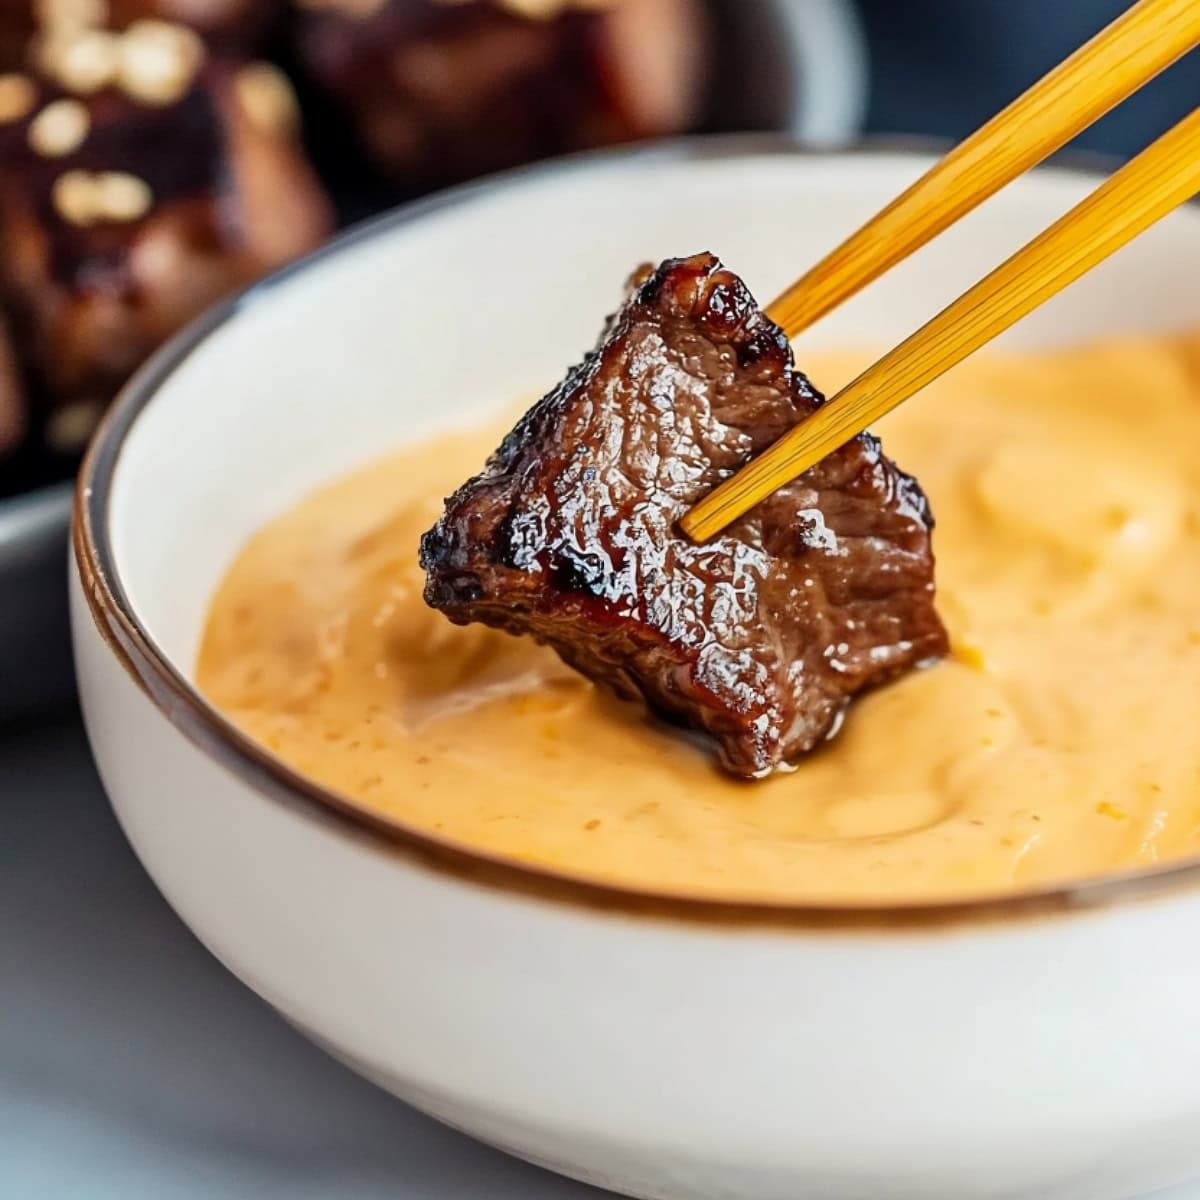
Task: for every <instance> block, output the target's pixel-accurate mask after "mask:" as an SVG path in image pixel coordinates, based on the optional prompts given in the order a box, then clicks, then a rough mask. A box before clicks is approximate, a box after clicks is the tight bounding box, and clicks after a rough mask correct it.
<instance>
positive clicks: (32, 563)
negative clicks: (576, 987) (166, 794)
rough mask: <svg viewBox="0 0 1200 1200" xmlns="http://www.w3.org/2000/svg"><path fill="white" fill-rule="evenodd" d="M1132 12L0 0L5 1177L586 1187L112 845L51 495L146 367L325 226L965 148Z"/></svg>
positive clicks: (1116, 119)
mask: <svg viewBox="0 0 1200 1200" xmlns="http://www.w3.org/2000/svg"><path fill="white" fill-rule="evenodd" d="M1124 7H1125V5H1124V3H1123V0H0V991H2V993H3V1000H2V1001H0V1197H8V1196H13V1197H18V1196H19V1197H35V1196H37V1197H41V1196H55V1197H58V1196H64V1197H66V1196H71V1197H75V1196H87V1197H97V1198H100V1200H108V1198H109V1197H112V1198H113V1200H116V1198H117V1197H121V1198H122V1200H127V1198H129V1197H137V1198H140V1197H153V1198H154V1200H209V1198H211V1197H222V1198H227V1200H240V1198H242V1197H245V1198H246V1200H259V1198H260V1197H263V1196H288V1197H293V1198H300V1197H314V1198H316V1197H321V1198H325V1197H329V1196H338V1197H343V1196H346V1197H353V1198H354V1200H384V1198H389V1200H390V1198H391V1197H396V1196H398V1195H402V1196H405V1197H414V1198H415V1197H421V1198H428V1200H442V1198H443V1197H448V1196H456V1197H461V1198H462V1200H475V1198H478V1200H507V1198H510V1197H511V1198H512V1200H517V1198H518V1197H519V1198H520V1200H540V1198H542V1197H544V1198H545V1200H561V1198H563V1197H565V1196H567V1195H570V1196H571V1197H572V1198H574V1197H577V1196H578V1197H580V1200H583V1197H584V1196H590V1195H594V1193H590V1192H585V1191H584V1190H583V1189H576V1188H574V1187H569V1186H568V1185H566V1184H564V1183H562V1182H561V1181H558V1180H554V1179H551V1178H550V1177H549V1176H543V1175H541V1174H540V1173H538V1172H536V1171H534V1170H532V1169H531V1168H526V1167H524V1166H522V1165H521V1164H518V1163H515V1162H513V1161H510V1160H508V1159H506V1158H502V1157H500V1156H498V1155H496V1154H494V1153H493V1152H491V1151H488V1150H486V1149H484V1148H483V1147H481V1146H477V1145H475V1144H473V1143H470V1142H467V1141H466V1140H465V1139H462V1138H460V1137H458V1135H456V1134H453V1133H451V1132H450V1131H449V1130H446V1129H443V1128H441V1127H440V1126H436V1125H434V1124H433V1123H432V1122H429V1121H427V1120H425V1119H424V1118H421V1117H418V1116H417V1115H416V1114H415V1113H411V1112H407V1111H406V1110H403V1109H402V1108H401V1106H399V1105H395V1104H393V1103H392V1102H391V1101H390V1100H388V1099H386V1098H384V1097H383V1096H382V1095H381V1094H379V1093H376V1092H375V1091H374V1090H373V1089H372V1088H371V1087H370V1086H369V1085H367V1084H365V1083H363V1082H362V1081H360V1080H357V1079H355V1078H354V1077H352V1076H351V1075H350V1074H349V1073H348V1072H346V1071H344V1070H343V1069H342V1068H341V1067H340V1066H338V1065H337V1064H335V1063H334V1062H332V1060H330V1059H328V1058H326V1057H325V1056H324V1055H323V1054H322V1053H321V1052H320V1051H318V1050H317V1049H315V1048H314V1047H313V1046H311V1045H309V1044H308V1043H307V1042H305V1041H303V1040H302V1039H300V1038H299V1037H298V1036H297V1035H295V1034H293V1033H292V1032H291V1031H290V1030H289V1029H287V1028H286V1027H285V1026H284V1025H283V1024H282V1023H281V1022H280V1021H278V1020H277V1019H276V1017H275V1016H274V1015H273V1014H272V1013H270V1012H269V1011H268V1010H267V1009H266V1007H265V1006H264V1005H262V1004H261V1003H260V1002H259V1001H258V1000H257V999H256V998H255V997H254V996H252V995H251V994H250V993H249V992H248V991H246V990H245V989H243V988H242V987H241V986H240V985H239V984H238V983H237V982H236V981H235V980H234V979H233V978H232V977H231V976H229V975H227V974H226V973H225V972H224V970H223V969H222V968H220V967H219V966H218V965H217V964H216V963H215V961H214V960H212V959H211V958H210V957H209V955H208V954H207V953H206V952H205V951H204V950H203V949H202V948H201V947H200V946H199V944H198V943H196V942H195V941H194V940H193V939H192V938H191V937H190V936H189V935H188V934H187V932H186V930H184V929H183V927H182V926H181V925H180V924H179V923H178V921H177V920H176V919H175V918H174V916H173V915H172V914H171V912H170V911H169V910H168V908H167V907H166V905H165V903H164V902H163V901H162V899H161V898H160V897H159V896H158V895H157V893H156V892H155V890H154V888H153V886H152V884H151V883H150V881H149V880H148V879H147V878H146V876H145V875H144V873H143V872H142V871H141V869H140V868H139V867H138V866H137V864H136V863H135V861H134V860H133V857H132V854H131V853H130V851H129V848H128V846H127V845H126V843H125V841H124V839H123V837H122V836H121V834H120V832H119V830H118V829H117V827H116V825H115V823H114V820H113V818H112V814H111V812H110V811H109V809H108V807H107V805H106V803H105V800H104V797H103V794H102V791H101V788H100V784H99V781H98V779H97V778H96V776H95V773H94V771H93V768H92V765H91V759H90V756H89V753H88V750H87V746H86V742H85V739H84V735H83V730H82V728H81V726H80V724H79V722H78V717H77V715H76V713H75V710H74V708H73V705H72V702H71V700H70V697H71V695H72V688H71V667H70V660H69V652H68V639H67V633H66V612H65V607H66V606H65V589H64V587H63V582H64V570H63V564H64V560H65V556H66V538H67V521H68V513H69V504H70V501H69V495H68V492H67V488H66V486H65V483H64V482H63V481H65V480H67V479H68V478H69V477H70V476H71V475H72V473H73V472H74V470H75V467H76V465H77V463H78V459H79V455H80V453H81V451H82V448H83V447H84V445H85V443H86V441H87V439H88V437H89V436H90V434H91V432H92V430H93V429H94V427H95V425H96V422H97V421H98V420H99V419H100V417H101V415H102V414H103V412H104V410H105V407H106V406H107V405H108V403H109V402H110V401H111V399H112V397H113V396H114V395H115V394H116V392H117V391H118V390H119V388H120V386H121V384H122V383H123V382H124V380H125V379H126V378H127V377H128V376H129V374H130V373H131V372H132V371H133V370H135V369H136V368H137V367H138V365H139V364H140V363H141V362H142V361H144V359H145V358H146V356H147V355H148V354H149V353H151V352H152V351H153V350H154V348H155V347H156V346H158V345H159V344H160V343H161V342H162V341H163V340H164V339H166V338H167V337H169V336H170V335H171V334H172V333H174V332H175V331H176V330H178V329H179V328H181V327H182V326H183V325H184V324H186V323H187V322H188V321H189V320H191V319H192V318H193V317H194V316H195V315H196V314H197V313H199V312H200V311H201V310H202V309H204V308H205V307H207V306H208V305H209V304H211V303H212V302H214V301H215V300H217V299H219V298H220V297H221V296H223V295H225V294H227V293H228V292H230V291H232V290H235V289H238V288H241V287H243V286H244V285H246V284H248V283H250V282H252V281H253V280H254V279H255V278H258V277H259V276H261V275H262V274H264V273H265V272H268V271H271V270H273V269H274V268H276V267H278V266H279V265H281V264H282V263H285V262H287V261H288V260H289V259H292V258H294V257H296V256H297V255H301V254H304V253H306V252H307V251H309V250H311V249H313V248H315V247H316V246H318V245H320V244H321V243H322V242H323V241H324V240H325V239H327V238H328V237H330V236H332V235H333V234H334V233H335V232H336V231H337V229H338V228H340V227H344V226H345V225H346V224H348V223H350V222H353V221H356V220H358V219H361V218H363V217H366V216H369V215H370V214H371V213H374V212H378V211H380V210H383V209H386V208H387V207H389V206H392V205H395V204H397V203H400V202H402V201H404V200H407V199H411V198H413V197H416V196H420V195H422V194H425V193H427V192H429V191H430V190H431V189H434V188H437V187H440V186H443V185H445V184H448V183H454V182H459V181H462V180H467V179H472V178H475V177H477V176H479V175H481V174H486V173H487V172H491V171H494V170H497V169H500V168H504V167H507V166H513V165H517V164H520V163H525V162H529V161H533V160H537V159H541V158H544V157H547V156H553V155H557V154H561V153H564V152H569V151H575V150H584V149H589V148H592V147H598V146H608V145H614V144H619V143H623V142H628V141H637V140H641V139H645V138H654V137H663V136H673V135H676V134H680V133H693V132H702V131H731V130H740V129H750V130H776V131H785V132H787V133H789V134H791V135H793V136H795V137H797V138H800V139H802V140H805V141H807V142H811V143H813V144H817V145H836V144H838V143H843V142H853V141H854V140H856V139H857V138H859V137H861V136H863V135H864V134H866V135H903V136H909V135H919V136H923V137H928V136H933V137H939V138H950V139H953V138H958V137H961V136H963V135H965V134H967V133H968V132H970V131H971V130H972V129H974V128H975V127H977V126H978V125H979V124H980V123H981V122H982V121H983V120H984V119H986V118H987V117H988V116H989V115H991V114H992V113H993V112H994V111H995V110H996V109H998V108H999V107H1001V106H1002V105H1003V104H1004V103H1006V102H1007V101H1008V100H1010V99H1011V98H1012V97H1013V96H1015V95H1016V94H1017V93H1018V92H1020V91H1021V90H1022V89H1023V88H1025V87H1026V86H1027V85H1028V84H1029V83H1031V82H1032V81H1033V80H1034V79H1036V78H1037V77H1038V76H1039V75H1040V74H1042V73H1043V72H1044V71H1045V70H1047V69H1048V68H1049V67H1051V66H1052V65H1053V64H1054V63H1056V62H1058V61H1059V60H1060V59H1061V58H1062V57H1063V56H1065V55H1066V54H1067V53H1069V52H1070V51H1071V50H1072V49H1073V48H1074V47H1075V46H1077V45H1078V44H1079V43H1080V42H1082V41H1083V40H1085V39H1086V38H1087V37H1089V36H1090V35H1091V34H1093V33H1095V32H1096V31H1097V30H1098V29H1099V28H1101V27H1102V26H1103V25H1104V24H1106V23H1107V22H1108V21H1109V20H1111V19H1112V18H1113V17H1115V16H1116V15H1117V14H1118V12H1120V11H1121V10H1122V8H1124ZM1198 92H1200V78H1198V75H1197V68H1196V65H1195V63H1194V62H1192V61H1185V62H1184V63H1182V64H1180V65H1179V66H1177V67H1176V68H1174V69H1173V70H1172V71H1170V72H1168V73H1167V74H1166V75H1164V76H1163V77H1162V78H1161V79H1160V80H1158V81H1156V83H1154V84H1153V85H1152V86H1150V87H1148V88H1146V89H1145V90H1144V91H1143V92H1142V93H1140V94H1139V95H1138V96H1136V97H1135V98H1134V99H1133V100H1131V101H1130V102H1128V103H1126V104H1125V105H1124V106H1123V107H1122V108H1121V109H1120V110H1119V111H1117V112H1116V113H1114V114H1113V115H1111V116H1110V117H1109V118H1107V119H1106V120H1104V121H1102V122H1100V123H1099V124H1098V125H1096V126H1095V127H1094V128H1093V129H1091V130H1089V131H1088V132H1087V133H1086V134H1085V135H1084V136H1083V138H1082V139H1081V146H1082V148H1085V149H1087V150H1089V151H1098V152H1101V153H1105V154H1109V155H1113V156H1116V157H1119V158H1120V157H1126V156H1129V155H1130V154H1132V153H1134V152H1135V151H1137V150H1138V149H1140V148H1141V147H1142V146H1144V145H1145V144H1146V143H1147V142H1149V141H1150V140H1151V139H1152V138H1153V137H1154V136H1156V135H1157V134H1158V133H1160V132H1161V131H1163V130H1164V129H1166V128H1167V126H1168V125H1169V124H1171V123H1172V122H1173V121H1175V120H1176V119H1178V118H1179V117H1180V116H1181V115H1182V114H1183V113H1184V112H1185V111H1187V110H1188V109H1190V108H1191V107H1192V106H1194V105H1195V104H1196V103H1197V100H1198V98H1200V97H1198V94H1197V93H1198ZM656 202H660V203H672V202H683V201H675V200H673V199H672V198H656ZM681 249H686V248H681ZM54 484H59V485H60V486H57V487H53V486H50V485H54Z"/></svg>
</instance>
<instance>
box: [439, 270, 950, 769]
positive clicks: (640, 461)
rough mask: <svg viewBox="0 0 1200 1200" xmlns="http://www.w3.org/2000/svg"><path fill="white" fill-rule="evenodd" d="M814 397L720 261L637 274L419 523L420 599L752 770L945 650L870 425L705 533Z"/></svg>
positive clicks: (924, 564) (917, 528)
mask: <svg viewBox="0 0 1200 1200" xmlns="http://www.w3.org/2000/svg"><path fill="white" fill-rule="evenodd" d="M821 403H822V398H821V396H820V395H819V394H818V393H817V392H816V391H814V389H813V388H812V387H811V385H810V384H809V382H808V380H807V379H806V378H805V377H804V376H803V375H802V374H801V373H800V372H799V371H797V370H795V369H794V367H793V361H792V352H791V347H790V345H789V344H788V341H787V338H786V337H785V336H784V334H783V332H782V330H780V329H779V327H778V326H776V325H775V324H774V323H773V322H772V321H770V320H769V318H767V317H766V316H765V315H764V314H763V313H762V312H761V311H760V310H759V308H758V307H757V305H756V304H755V301H754V299H753V297H752V296H751V295H750V293H749V291H748V290H747V288H746V286H745V285H744V284H743V283H742V281H741V280H740V279H739V278H738V277H737V276H736V275H734V274H733V273H732V272H730V271H728V270H726V269H725V268H724V267H722V266H721V264H720V263H719V262H718V261H717V259H716V258H714V257H713V256H711V255H698V256H696V257H694V258H690V259H683V260H673V261H669V262H667V263H664V264H663V265H662V266H661V267H660V268H659V269H658V270H657V271H654V272H652V273H651V272H649V270H648V269H645V270H643V272H642V273H641V275H640V283H639V285H638V286H637V287H636V290H635V292H634V294H633V295H632V297H631V298H630V299H629V300H628V301H627V303H626V304H625V306H624V307H623V308H622V309H621V310H620V311H619V312H618V313H617V314H616V315H615V316H614V317H613V318H612V319H611V320H610V322H609V324H608V327H607V329H606V330H605V333H604V335H603V337H602V338H601V341H600V343H599V345H598V347H597V348H596V350H595V351H594V352H593V353H592V354H590V355H589V356H588V357H587V358H586V359H585V360H584V362H583V363H582V364H581V365H580V366H579V367H577V368H576V369H575V370H573V371H572V372H571V373H570V375H568V377H567V378H566V380H565V381H564V382H563V383H562V384H561V385H560V386H559V387H558V388H557V389H555V390H554V391H553V392H551V393H550V394H549V395H548V396H546V397H545V398H544V399H543V400H542V401H540V402H539V403H538V404H537V405H535V406H534V408H532V409H531V410H530V411H529V412H528V413H527V414H526V415H525V416H524V417H523V418H522V420H521V421H520V422H519V423H518V425H517V426H516V428H515V429H514V430H513V431H512V432H511V433H510V434H509V435H508V437H507V438H506V439H505V440H504V442H503V444H502V445H501V446H500V448H499V450H498V451H497V452H496V453H495V454H494V455H493V457H492V458H491V459H490V461H489V462H488V464H487V466H486V467H485V469H484V470H483V472H482V473H481V474H479V475H477V476H476V477H475V478H474V479H471V480H470V481H468V482H467V483H466V484H464V485H463V486H462V487H461V488H460V489H459V490H458V491H457V492H456V493H455V494H454V495H453V496H451V497H450V499H449V500H448V501H447V502H446V509H445V513H444V515H443V516H442V518H441V519H440V520H439V522H438V523H437V525H436V526H435V527H434V528H433V529H432V530H431V531H430V532H429V533H427V534H426V535H425V537H424V539H423V541H422V546H421V563H422V566H423V567H424V568H425V571H426V573H427V584H426V592H425V596H426V600H427V602H428V603H429V604H430V605H432V606H433V607H435V608H438V609H440V610H441V611H442V612H444V613H445V614H446V616H448V617H449V618H450V620H452V621H454V622H456V623H458V624H466V623H468V622H472V621H480V622H483V623H484V624H487V625H491V626H494V627H496V628H499V629H504V630H506V631H508V632H511V633H517V634H524V633H527V634H531V635H532V636H533V637H535V638H537V639H538V640H539V641H543V642H546V643H548V644H549V645H551V646H553V647H554V649H555V650H556V651H557V652H558V653H559V654H560V655H561V656H562V658H563V659H564V660H565V661H566V662H568V663H569V664H570V665H571V666H573V667H575V668H576V669H578V670H579V671H581V672H583V673H584V674H585V675H587V676H589V677H590V678H592V679H594V680H596V681H597V682H600V683H602V684H605V685H606V686H608V687H610V688H612V689H613V690H614V691H616V692H617V693H619V694H621V695H623V696H626V697H631V698H632V697H636V696H639V695H640V696H642V697H644V698H645V700H646V702H647V703H648V704H649V705H650V707H651V708H653V709H654V710H655V711H656V712H658V713H660V714H662V715H664V716H666V717H668V718H671V719H673V720H676V721H679V722H683V723H686V724H689V725H692V726H694V727H696V728H698V729H702V730H705V731H707V732H708V733H709V734H711V735H712V736H713V737H714V738H715V739H716V742H717V746H718V748H719V752H720V757H721V761H722V763H723V764H724V765H725V766H726V767H727V768H728V769H729V770H730V771H732V772H734V773H736V774H738V775H744V776H752V777H753V776H761V775H764V774H766V773H768V772H770V771H771V770H772V769H774V768H776V767H778V766H780V765H781V764H784V763H786V762H788V761H790V760H792V759H794V758H796V757H797V756H798V755H801V754H803V753H805V752H807V751H809V750H812V749H813V748H814V747H816V746H817V745H819V744H820V743H821V742H822V741H823V740H824V739H825V738H827V737H828V736H830V735H831V734H832V733H833V732H835V731H836V729H837V726H838V723H839V719H840V717H841V714H842V712H843V710H844V709H845V707H846V705H847V703H848V702H849V700H850V699H851V698H852V697H853V696H854V695H855V694H856V693H858V692H860V691H862V690H863V689H865V688H869V687H871V686H873V685H876V684H879V683H882V682H884V681H885V680H888V679H890V678H893V677H894V676H896V675H897V674H899V673H901V672H903V671H905V670H908V669H910V668H912V667H915V666H918V665H920V664H922V663H924V662H927V661H929V660H932V659H934V658H936V657H938V656H940V655H942V654H944V653H945V651H946V649H947V640H946V634H945V631H944V629H943V627H942V624H941V621H940V620H939V618H938V616H937V613H936V612H935V610H934V605H933V599H934V583H933V554H932V550H931V547H930V530H931V527H932V520H931V517H930V514H929V509H928V506H927V504H926V501H925V497H924V495H923V494H922V492H921V490H920V488H919V487H918V485H917V483H916V481H915V480H913V479H911V478H910V477H909V476H907V475H905V474H904V473H903V472H902V471H900V470H899V469H898V468H897V467H896V466H895V465H894V464H893V463H892V462H890V461H889V460H888V459H887V458H885V457H884V455H883V453H882V452H881V449H880V446H879V443H878V441H877V440H876V439H875V438H873V437H871V436H869V435H863V436H861V437H858V438H856V439H854V440H853V441H852V442H850V443H849V444H848V445H846V446H845V447H843V448H842V449H841V450H839V451H838V452H837V453H835V454H833V455H831V456H830V457H829V458H827V459H826V460H825V461H824V462H822V463H820V464H819V465H818V466H817V467H815V468H813V469H812V470H811V471H809V472H807V473H806V474H805V475H803V476H802V477H801V478H799V479H797V480H795V481H794V482H792V483H791V484H789V485H787V486H786V487H784V488H781V489H780V490H779V491H778V492H776V493H775V494H774V495H773V496H771V497H770V498H769V499H767V500H766V501H764V502H763V503H762V504H760V505H759V506H758V507H757V508H756V509H754V510H753V511H752V512H751V513H749V514H748V515H747V516H746V517H744V518H742V519H741V520H739V521H737V522H736V523H734V524H733V525H732V526H730V527H729V528H728V529H727V530H726V531H725V532H724V534H722V536H721V537H719V538H718V539H716V540H714V541H712V542H711V543H709V544H707V545H703V546H697V545H694V544H692V543H691V542H690V541H689V540H688V539H687V538H686V537H684V536H683V535H682V534H681V533H680V532H679V531H678V530H677V527H676V523H677V521H678V519H679V518H680V517H681V516H682V515H683V514H684V513H685V512H686V511H687V510H688V509H689V508H690V507H691V505H692V504H693V503H695V501H696V500H697V499H699V498H700V497H701V496H702V495H704V494H705V493H706V492H707V491H709V490H710V489H711V488H713V487H714V486H715V485H716V484H718V483H720V482H721V481H722V480H724V479H726V478H728V477H729V476H730V475H732V474H733V473H734V472H735V471H736V470H737V469H738V468H739V467H740V466H741V465H742V464H743V463H744V462H746V461H747V459H749V458H750V457H751V456H752V455H754V454H756V453H758V452H759V451H761V450H763V449H764V448H765V447H766V446H767V445H769V444H770V443H771V442H772V441H774V440H775V439H776V438H777V437H778V436H779V435H780V434H782V433H783V432H784V431H785V430H786V429H788V428H790V427H791V426H792V425H794V424H795V423H796V422H797V421H798V420H800V419H801V418H803V417H804V416H806V415H807V414H809V413H811V412H812V411H813V410H814V409H815V408H816V407H817V406H818V405H820V404H821Z"/></svg>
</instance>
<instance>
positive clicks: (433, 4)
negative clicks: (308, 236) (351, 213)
mask: <svg viewBox="0 0 1200 1200" xmlns="http://www.w3.org/2000/svg"><path fill="white" fill-rule="evenodd" d="M296 10H297V17H296V40H297V57H298V59H299V61H300V62H301V63H302V64H303V66H304V68H305V69H306V71H307V73H308V74H309V75H310V76H311V77H312V78H313V80H314V81H315V82H316V84H317V86H318V87H319V88H320V89H321V90H323V91H324V92H325V93H326V94H327V95H329V96H330V97H331V98H332V99H333V100H334V101H335V103H336V104H337V105H338V106H339V107H340V108H341V109H342V111H343V112H345V113H346V114H347V115H348V116H349V117H350V119H351V121H352V122H353V124H354V126H355V127H356V128H357V130H358V132H359V138H360V141H361V143H362V145H363V146H364V148H365V149H366V151H367V153H368V154H369V156H370V157H371V159H372V160H373V162H374V163H375V164H376V166H377V167H378V168H379V169H380V170H382V171H383V172H384V173H385V174H386V175H388V176H389V177H390V178H391V180H392V181H393V182H394V183H395V184H396V185H397V186H398V187H399V188H400V189H401V190H402V191H403V192H405V193H408V194H416V193H419V192H423V191H427V190H430V189H432V188H435V187H439V186H442V185H445V184H449V183H455V182H458V181H460V180H463V179H469V178H472V177H474V176H478V175H482V174H485V173H487V172H489V171H494V170H499V169H501V168H504V167H510V166H515V165H518V164H520V163H525V162H531V161H533V160H535V159H539V158H544V157H547V156H550V155H554V154H560V153H564V152H567V151H571V150H581V149H587V148H590V147H594V146H603V145H610V144H614V143H618V142H623V141H630V140H633V139H637V138H645V137H659V136H664V135H669V134H675V133H680V132H682V131H684V130H686V129H687V128H689V126H690V125H691V123H692V120H693V118H694V116H695V115H696V112H697V110H698V107H699V104H700V100H701V91H702V86H703V83H704V80H703V74H704V66H705V59H706V50H707V46H706V36H705V28H706V27H705V23H704V10H703V5H702V4H701V3H700V2H699V0H609V3H604V0H473V2H472V0H467V2H466V3H463V2H461V0H458V2H448V0H296Z"/></svg>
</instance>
